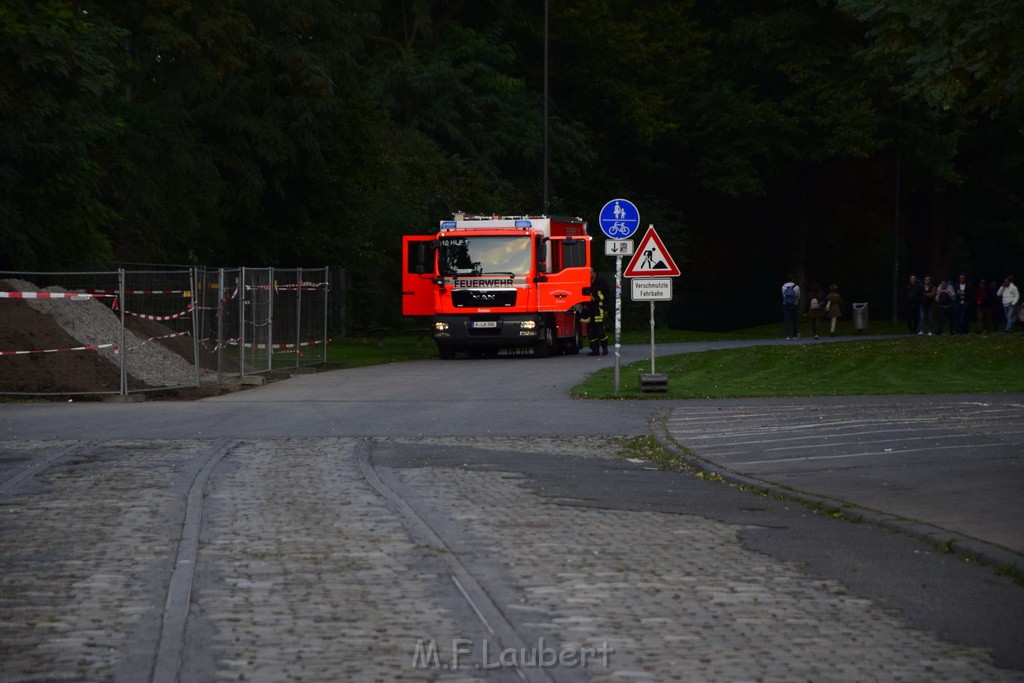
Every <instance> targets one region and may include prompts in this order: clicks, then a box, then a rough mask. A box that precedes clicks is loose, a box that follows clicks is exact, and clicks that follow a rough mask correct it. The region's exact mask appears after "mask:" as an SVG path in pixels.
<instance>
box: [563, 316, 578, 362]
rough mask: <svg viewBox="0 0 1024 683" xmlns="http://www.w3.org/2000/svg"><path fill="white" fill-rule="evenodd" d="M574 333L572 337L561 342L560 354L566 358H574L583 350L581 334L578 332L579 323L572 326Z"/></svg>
mask: <svg viewBox="0 0 1024 683" xmlns="http://www.w3.org/2000/svg"><path fill="white" fill-rule="evenodd" d="M574 327H575V331H574V332H573V335H572V337H570V338H569V339H567V340H566V341H564V342H562V352H563V353H565V355H567V356H575V355H576V354H578V353H579V352H580V350H581V349H583V333H582V332H581V331H580V321H579V320H577V321H576V324H575V325H574Z"/></svg>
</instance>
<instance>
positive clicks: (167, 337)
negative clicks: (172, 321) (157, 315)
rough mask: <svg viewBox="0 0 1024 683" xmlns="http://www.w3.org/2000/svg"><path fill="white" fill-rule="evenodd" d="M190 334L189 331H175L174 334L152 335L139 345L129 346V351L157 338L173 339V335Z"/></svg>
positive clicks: (184, 335)
mask: <svg viewBox="0 0 1024 683" xmlns="http://www.w3.org/2000/svg"><path fill="white" fill-rule="evenodd" d="M189 334H190V333H189V332H175V333H174V334H165V335H163V336H160V337H150V338H149V339H147V340H146V341H144V342H142V343H141V344H139V345H138V346H129V347H128V349H127V350H128V351H134V350H135V349H139V348H142V347H143V346H145V345H146V344H148V343H149V342H151V341H154V340H157V339H171V338H173V337H186V336H188V335H189Z"/></svg>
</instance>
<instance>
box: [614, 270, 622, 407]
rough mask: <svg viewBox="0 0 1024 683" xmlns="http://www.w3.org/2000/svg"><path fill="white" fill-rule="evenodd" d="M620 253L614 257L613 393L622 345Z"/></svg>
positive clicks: (617, 391)
mask: <svg viewBox="0 0 1024 683" xmlns="http://www.w3.org/2000/svg"><path fill="white" fill-rule="evenodd" d="M621 342H622V254H619V255H618V256H616V257H615V393H616V394H617V393H619V361H620V357H621V354H620V353H619V349H620V348H621V347H622V343H621Z"/></svg>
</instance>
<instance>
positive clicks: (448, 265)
mask: <svg viewBox="0 0 1024 683" xmlns="http://www.w3.org/2000/svg"><path fill="white" fill-rule="evenodd" d="M437 261H438V264H439V266H440V269H441V275H447V276H455V275H498V274H501V275H509V276H512V275H525V274H528V273H529V272H530V236H529V235H512V236H504V235H493V236H463V235H451V236H448V237H442V238H441V239H440V240H438V247H437Z"/></svg>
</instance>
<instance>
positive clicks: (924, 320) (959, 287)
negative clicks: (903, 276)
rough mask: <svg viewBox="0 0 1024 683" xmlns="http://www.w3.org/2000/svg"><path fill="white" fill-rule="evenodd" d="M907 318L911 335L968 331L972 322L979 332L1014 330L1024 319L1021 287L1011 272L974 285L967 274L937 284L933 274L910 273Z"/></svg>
mask: <svg viewBox="0 0 1024 683" xmlns="http://www.w3.org/2000/svg"><path fill="white" fill-rule="evenodd" d="M904 301H905V305H906V311H905V317H906V320H907V332H908V333H909V334H920V335H925V334H927V335H931V334H933V333H934V334H942V331H943V330H944V329H946V328H948V329H949V333H950V334H968V333H969V332H970V331H971V327H972V324H976V325H977V330H976V331H977V332H979V333H983V334H984V333H988V332H994V331H995V330H996V328H997V327H998V326H999V325H1002V329H1003V331H1004V332H1013V327H1014V323H1016V322H1017V321H1018V319H1019V320H1020V321H1022V322H1024V308H1022V306H1021V300H1020V290H1018V289H1017V285H1016V284H1014V279H1013V276H1012V275H1007V276H1006V277H1004V278H1003V280H1002V284H1001V285H999V284H997V283H996V281H995V280H992V281H986V280H978V282H977V283H976V284H975V283H974V282H972V281H971V280H970V279H969V278H968V277H967V274H966V273H960V276H959V277H958V278H957V280H956V281H955V282H954V281H952V280H949V281H946V280H942V281H940V282H939V283H938V284H937V285H936V284H935V283H933V282H932V278H931V276H930V275H926V276H925V277H924V280H923V281H918V279H917V276H916V275H911V276H910V280H909V282H908V283H907V290H906V297H905V300H904Z"/></svg>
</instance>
